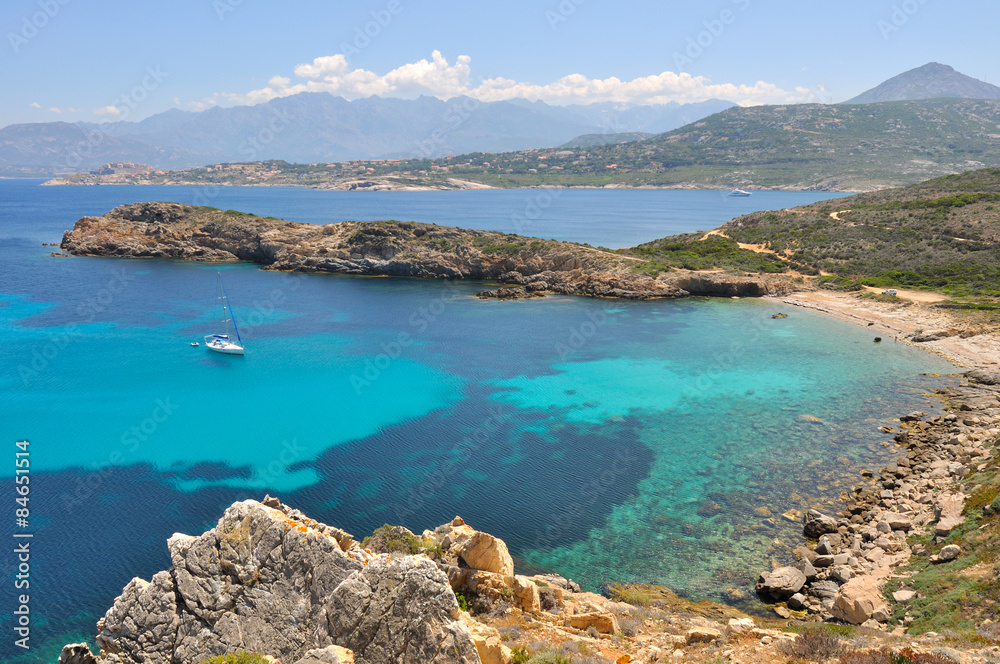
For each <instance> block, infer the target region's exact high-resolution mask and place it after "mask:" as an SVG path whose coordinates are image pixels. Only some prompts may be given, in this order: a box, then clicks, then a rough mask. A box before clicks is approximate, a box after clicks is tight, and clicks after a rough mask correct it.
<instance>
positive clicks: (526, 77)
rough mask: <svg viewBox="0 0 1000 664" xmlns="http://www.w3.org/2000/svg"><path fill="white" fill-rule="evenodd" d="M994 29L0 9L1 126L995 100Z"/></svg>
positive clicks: (824, 15) (698, 7) (302, 7)
mask: <svg viewBox="0 0 1000 664" xmlns="http://www.w3.org/2000/svg"><path fill="white" fill-rule="evenodd" d="M998 18H1000V6H998V3H996V2H995V1H991V2H985V1H984V2H961V1H959V2H955V1H953V2H949V3H945V2H943V0H864V1H861V0H839V1H838V2H809V1H805V2H803V1H802V0H799V1H797V2H781V1H777V0H772V1H770V2H767V1H765V0H711V1H705V2H638V1H636V2H628V1H619V2H614V3H612V2H608V1H607V0H540V1H529V0H506V1H505V2H502V3H476V2H470V1H466V2H457V1H453V0H437V1H434V2H427V1H425V2H416V1H415V0H375V1H353V2H338V1H333V0H325V1H323V0H297V1H296V0H291V1H288V2H282V3H278V2H265V1H264V0H172V1H171V2H165V1H162V0H159V1H158V0H149V1H146V2H134V1H131V0H130V1H125V0H103V1H102V2H85V1H84V0H6V2H4V3H3V4H2V7H0V28H2V33H3V37H4V38H3V43H2V44H0V86H2V87H0V89H2V90H3V97H2V99H3V101H2V102H0V126H2V125H7V124H11V123H15V122H39V121H52V120H65V121H76V120H89V121H97V120H101V119H129V120H137V119H142V118H144V117H147V116H149V115H152V114H154V113H158V112H161V111H164V110H167V109H169V108H181V109H185V110H197V109H201V108H206V107H208V106H211V105H213V104H222V105H232V104H235V103H253V102H256V101H261V100H265V99H268V98H271V97H273V96H275V95H286V94H292V93H294V92H297V91H300V90H326V91H330V92H333V93H335V94H342V95H344V96H346V97H348V98H352V97H359V96H368V95H369V94H373V93H374V94H382V95H383V96H415V95H417V94H433V95H436V96H440V97H449V96H454V95H456V94H472V95H473V96H478V97H480V98H483V99H501V98H505V97H510V96H527V97H529V98H533V99H543V100H545V101H547V102H550V103H571V102H572V103H586V102H589V101H605V100H614V101H623V102H630V103H650V102H662V101H667V100H671V99H673V100H676V101H681V102H685V101H698V100H700V99H705V98H709V97H713V96H714V97H721V98H727V99H731V100H732V101H736V102H738V103H743V104H756V103H786V102H796V101H827V102H829V101H842V100H844V99H847V98H850V97H852V96H854V95H856V94H858V93H860V92H862V91H863V90H865V89H867V88H869V87H872V86H874V85H876V84H878V83H879V82H881V81H882V80H884V79H886V78H889V77H891V76H893V75H895V74H898V73H900V72H903V71H905V70H907V69H912V68H913V67H917V66H920V65H922V64H925V63H927V62H930V61H937V62H942V63H945V64H949V65H952V66H953V67H955V68H956V69H958V70H959V71H961V72H963V73H965V74H968V75H970V76H974V77H976V78H980V79H983V80H986V81H989V82H991V83H994V84H1000V58H997V55H998V53H997V50H998V49H997V46H996V43H997V40H996V36H995V31H996V26H997V25H998V20H997V19H998ZM378 19H381V21H380V22H379V21H378ZM366 29H367V31H368V33H369V34H370V35H372V36H367V35H365V36H359V35H363V31H365V30H366ZM698 42H700V44H699V43H698ZM435 54H437V55H435ZM338 55H339V56H341V57H337V56H338ZM566 77H571V78H566Z"/></svg>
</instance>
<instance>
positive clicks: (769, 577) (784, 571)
mask: <svg viewBox="0 0 1000 664" xmlns="http://www.w3.org/2000/svg"><path fill="white" fill-rule="evenodd" d="M805 583H806V575H805V574H803V573H802V572H801V571H800V570H798V569H796V568H794V567H779V568H778V569H776V570H774V571H773V572H764V573H762V574H761V575H760V578H759V579H758V580H757V587H756V589H757V594H758V595H761V596H762V597H765V598H772V599H775V600H778V601H781V600H785V599H788V598H789V597H791V596H792V595H794V594H795V593H797V592H799V591H800V590H802V586H804V585H805Z"/></svg>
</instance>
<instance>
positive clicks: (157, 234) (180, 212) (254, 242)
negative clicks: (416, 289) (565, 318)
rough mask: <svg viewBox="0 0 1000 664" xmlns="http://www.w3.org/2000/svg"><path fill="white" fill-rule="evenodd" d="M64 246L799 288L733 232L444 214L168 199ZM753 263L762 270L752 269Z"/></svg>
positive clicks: (568, 284)
mask: <svg viewBox="0 0 1000 664" xmlns="http://www.w3.org/2000/svg"><path fill="white" fill-rule="evenodd" d="M61 246H62V248H63V249H64V250H65V251H67V252H69V253H71V254H75V255H85V256H118V257H124V258H180V259H185V260H197V261H237V260H240V261H248V262H253V263H258V264H261V265H263V266H264V267H265V268H266V269H270V270H286V271H293V272H326V273H337V274H355V275H383V276H397V277H419V278H430V279H473V280H483V281H494V282H500V283H503V284H508V285H514V286H518V287H523V288H524V289H526V290H527V291H532V292H546V291H547V292H552V293H560V294H565V295H587V296H596V297H615V298H623V299H648V298H655V297H685V296H688V295H720V296H751V297H755V296H762V295H766V294H769V293H770V294H784V293H788V292H791V291H792V290H793V289H794V284H793V281H792V278H791V277H790V276H789V275H787V274H781V272H783V271H784V267H783V265H782V264H781V263H780V261H775V260H774V259H772V258H771V257H769V256H766V255H759V254H755V253H754V252H751V251H746V250H741V249H740V248H739V247H738V246H737V244H736V242H735V241H733V240H728V239H726V238H714V239H713V240H712V241H709V242H702V241H699V240H698V239H694V238H692V239H689V240H687V241H684V242H681V243H679V244H676V245H672V246H668V247H663V248H660V249H657V250H649V249H643V250H642V251H641V252H639V253H636V254H635V255H633V254H632V252H630V251H628V250H622V251H611V250H607V249H599V248H594V247H590V246H587V245H581V244H574V243H571V242H558V241H555V240H541V239H538V238H530V237H523V236H519V235H512V234H505V233H499V232H495V231H477V230H466V229H460V228H449V227H444V226H437V225H435V224H423V223H415V222H397V221H368V222H355V221H350V222H343V223H337V224H328V225H325V226H318V225H314V224H301V223H294V222H290V221H283V220H279V219H273V218H263V217H258V216H254V215H250V214H244V213H242V212H236V211H234V210H227V211H222V210H218V209H215V208H206V207H195V206H190V205H181V204H179V203H164V202H153V203H135V204H131V205H122V206H119V207H117V208H115V209H114V210H111V211H110V212H108V213H107V214H106V215H104V216H103V217H84V218H83V219H80V220H79V221H77V222H76V225H75V226H74V228H73V230H71V231H67V232H66V234H65V235H64V237H63V240H62V245H61ZM721 268H730V270H737V269H739V270H742V273H741V274H737V273H735V272H732V271H730V272H726V271H723V270H722V269H721ZM750 268H752V271H753V272H754V273H755V274H752V275H751V276H747V275H746V274H745V273H746V272H747V271H749V269H750ZM500 295H503V293H501V294H500Z"/></svg>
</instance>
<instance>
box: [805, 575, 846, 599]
mask: <svg viewBox="0 0 1000 664" xmlns="http://www.w3.org/2000/svg"><path fill="white" fill-rule="evenodd" d="M839 589H840V584H838V583H837V582H836V581H830V580H827V581H816V582H814V583H813V584H812V585H811V586H809V594H810V595H812V596H813V597H817V598H819V599H820V600H821V601H824V602H832V601H833V600H834V599H835V598H836V597H837V591H838V590H839Z"/></svg>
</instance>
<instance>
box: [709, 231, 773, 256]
mask: <svg viewBox="0 0 1000 664" xmlns="http://www.w3.org/2000/svg"><path fill="white" fill-rule="evenodd" d="M710 235H718V236H719V237H724V238H728V237H729V236H728V235H726V234H725V233H723V232H722V231H720V230H718V229H716V230H714V231H709V232H707V233H705V234H704V235H702V236H701V237H700V238H698V241H699V242H704V241H705V240H707V239H708V237H709V236H710ZM736 244H737V245H739V247H740V249H749V250H750V251H752V252H754V253H755V254H772V255H775V256H777V255H778V252H776V251H773V250H771V249H768V248H767V247H765V246H764V245H762V244H747V243H745V242H737V243H736Z"/></svg>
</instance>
